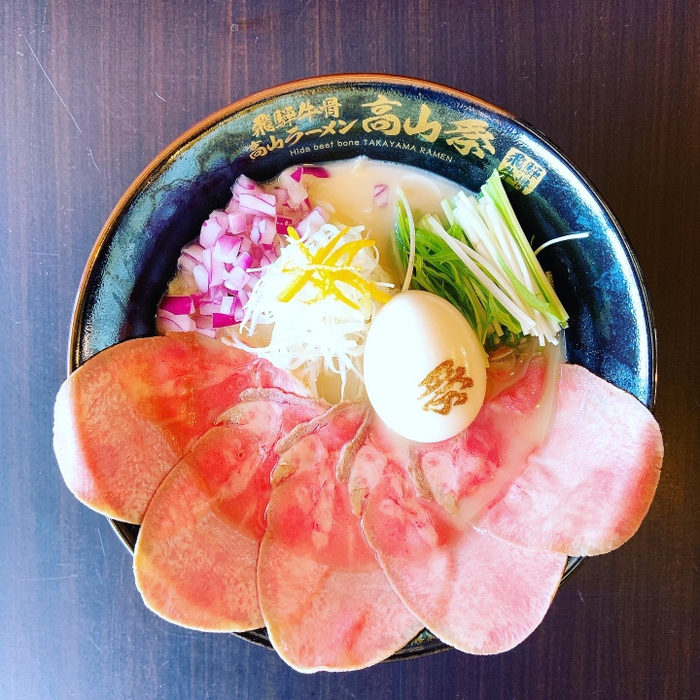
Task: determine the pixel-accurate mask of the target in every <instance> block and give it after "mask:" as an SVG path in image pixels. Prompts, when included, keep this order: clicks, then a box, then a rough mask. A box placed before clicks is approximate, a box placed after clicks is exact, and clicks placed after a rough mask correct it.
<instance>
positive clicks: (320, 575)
mask: <svg viewBox="0 0 700 700" xmlns="http://www.w3.org/2000/svg"><path fill="white" fill-rule="evenodd" d="M365 410H366V409H365V408H364V407H362V406H358V405H356V404H340V405H339V406H337V407H334V408H333V409H331V411H329V412H328V413H327V414H326V415H325V416H322V417H321V418H320V419H318V420H316V421H312V422H311V423H310V424H309V425H308V426H306V427H305V428H302V429H301V430H300V432H299V433H298V434H297V435H296V436H290V440H289V441H288V442H287V449H286V451H285V452H284V454H282V456H281V458H280V462H279V465H278V467H277V469H276V471H275V474H274V475H273V482H274V483H275V484H276V485H275V486H274V488H273V491H272V497H271V499H270V506H269V509H268V513H267V518H268V524H267V531H266V532H265V536H264V538H263V541H262V544H261V547H260V557H259V561H258V588H259V593H260V605H261V608H262V613H263V617H264V619H265V624H266V626H267V630H268V634H269V636H270V640H271V642H272V644H273V646H274V647H275V649H276V650H277V651H278V653H279V654H280V656H281V657H282V658H283V659H284V660H285V661H286V662H287V663H288V664H290V665H291V666H292V667H294V668H295V669H297V670H298V671H302V672H305V673H309V672H313V671H318V670H328V671H345V670H351V669H358V668H364V667H366V666H369V665H371V664H374V663H376V662H378V661H381V660H382V659H384V658H386V657H387V656H389V655H391V654H392V653H393V652H395V651H397V650H398V649H400V648H401V647H403V646H404V645H405V644H406V643H407V642H409V641H410V640H411V639H412V638H413V637H414V636H415V635H416V634H417V633H418V632H419V631H420V630H421V629H422V625H421V623H420V622H418V620H416V619H415V617H414V616H413V615H411V614H410V613H409V612H408V610H406V608H405V606H404V605H403V603H402V602H401V601H400V600H399V598H398V596H397V595H396V594H395V593H394V591H393V590H392V588H391V586H390V585H389V582H388V581H387V579H386V577H385V576H384V574H383V573H382V570H381V568H380V567H379V564H378V563H377V560H376V558H375V556H374V552H373V551H372V550H371V549H370V547H369V546H368V545H367V542H366V541H365V539H364V536H363V534H362V531H361V529H360V521H359V520H358V519H357V518H356V517H355V516H354V515H353V513H352V510H351V506H350V498H349V495H348V491H347V488H346V486H345V484H343V483H341V482H340V481H339V480H338V479H337V478H336V476H335V472H336V469H337V467H338V465H339V463H340V462H342V459H343V455H344V451H345V449H346V448H347V446H348V445H349V444H352V442H353V440H354V438H355V436H356V435H357V432H358V429H359V428H360V427H361V425H362V423H363V420H364V418H365ZM280 449H282V448H281V447H280Z"/></svg>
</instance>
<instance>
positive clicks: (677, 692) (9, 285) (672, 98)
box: [0, 0, 700, 700]
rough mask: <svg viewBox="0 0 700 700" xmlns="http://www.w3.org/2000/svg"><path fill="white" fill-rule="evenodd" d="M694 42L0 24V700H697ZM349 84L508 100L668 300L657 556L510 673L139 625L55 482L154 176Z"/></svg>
mask: <svg viewBox="0 0 700 700" xmlns="http://www.w3.org/2000/svg"><path fill="white" fill-rule="evenodd" d="M699 36H700V5H699V4H698V3H697V2H695V0H667V1H664V0H640V1H638V2H631V1H627V2H615V3H604V2H601V1H600V0H597V1H596V2H593V1H592V0H582V1H581V2H577V3H570V2H566V1H565V0H542V1H541V2H530V3H526V2H517V1H516V0H506V1H504V2H502V3H494V2H486V1H484V0H475V1H474V2H469V3H465V2H463V1H460V0H445V1H443V2H440V3H432V2H429V1H428V0H407V1H405V2H402V1H399V0H395V1H394V0H385V1H383V2H380V1H376V2H371V1H367V2H362V1H357V2H350V1H343V0H324V1H322V0H299V1H296V0H290V1H288V2H282V1H281V0H280V1H273V0H256V2H252V0H245V1H243V2H231V1H229V0H221V1H216V0H208V1H205V0H201V1H194V0H192V1H187V0H170V1H169V2H163V3H156V2H144V1H142V0H101V1H100V2H78V1H77V0H50V1H49V0H36V1H32V0H5V1H4V2H3V3H2V4H1V6H0V56H1V58H2V61H1V63H0V276H1V277H2V279H4V280H6V285H5V287H4V299H5V304H4V307H5V310H6V311H5V314H4V318H3V321H2V332H1V333H0V353H1V355H2V357H3V358H4V360H5V362H6V369H5V371H4V372H2V373H0V391H1V395H2V397H3V401H2V407H1V408H0V431H1V434H2V437H1V438H0V444H1V445H2V457H1V458H0V459H1V460H2V461H1V464H2V475H3V477H4V478H3V483H2V488H0V513H1V515H0V542H2V552H3V554H4V558H3V562H2V567H0V697H3V698H12V699H13V700H44V699H46V700H56V699H62V698H77V699H80V700H84V699H92V698H100V699H114V700H118V699H123V698H141V697H144V698H165V699H167V700H180V699H184V698H198V699H199V698H211V699H214V698H251V699H252V698H268V699H271V700H272V699H277V698H280V699H282V698H289V697H299V698H345V697H347V698H404V697H405V698H409V697H411V698H450V699H456V698H464V699H466V698H469V699H470V700H472V699H477V698H478V699H484V700H499V699H503V700H512V698H519V699H520V698H522V699H534V700H542V699H545V698H556V699H558V698H601V699H603V698H605V699H606V700H607V699H608V698H615V699H618V698H625V699H626V698H630V699H634V700H642V699H647V698H649V699H654V700H657V699H659V698H664V699H665V698H668V699H669V700H677V699H680V698H697V697H700V691H699V690H698V683H700V662H699V660H698V653H697V640H698V632H697V630H698V629H700V585H698V581H699V580H700V571H699V564H698V562H699V561H700V509H699V508H698V506H697V504H698V502H699V501H700V459H699V456H698V447H699V446H700V420H699V417H700V400H699V399H698V393H697V392H698V387H700V370H699V369H698V368H699V363H698V362H697V359H696V357H695V355H696V349H697V348H698V346H700V330H699V327H700V325H699V324H698V312H697V309H698V304H699V303H700V291H699V289H700V284H698V269H699V268H700V252H699V251H700V246H699V245H698V243H697V230H698V221H700V197H699V196H698V194H697V188H698V184H697V183H698V181H697V172H698V167H699V166H700V90H699V89H698V83H697V76H698V72H699V71H700V41H699V40H698V37H699ZM351 71H377V72H383V73H399V74H406V75H413V76H417V77H420V78H425V79H430V80H435V81H437V82H442V83H445V84H449V85H451V86H454V87H456V88H460V89H463V90H466V91H468V92H471V93H474V94H476V95H479V96H480V97H483V98H485V99H487V100H490V101H492V102H494V103H496V104H498V105H500V106H502V107H504V108H506V109H508V110H510V111H512V112H514V113H516V114H518V115H519V116H520V117H522V118H524V119H525V120H527V121H528V122H530V123H532V124H533V125H535V126H536V127H537V128H538V129H540V130H541V131H543V132H544V133H545V134H546V135H547V136H548V137H549V138H551V139H552V140H553V141H554V142H555V143H556V144H558V145H559V146H560V147H561V148H562V149H563V150H564V152H565V153H567V155H569V157H570V158H571V159H572V160H573V161H574V162H575V163H576V164H577V165H578V166H579V167H580V168H581V169H582V170H583V171H584V172H585V173H586V174H587V175H588V176H589V177H590V178H591V180H592V181H593V182H594V183H595V184H596V185H597V187H598V188H599V189H600V191H601V192H602V194H603V196H604V197H605V198H606V200H607V201H608V203H609V204H610V206H611V207H612V209H613V211H614V212H615V213H616V214H617V216H618V217H619V219H620V221H621V222H622V224H623V226H624V227H625V229H626V231H627V234H628V236H629V238H630V240H631V242H632V245H633V246H634V248H635V250H636V252H637V255H638V256H639V259H640V262H641V264H642V267H643V269H644V271H645V275H646V280H647V283H648V286H649V290H650V293H651V297H652V301H653V305H654V310H655V314H656V322H657V331H658V343H659V391H658V404H657V416H658V419H659V421H660V423H661V425H662V429H663V431H664V437H665V443H666V459H665V463H664V472H663V476H662V479H661V484H660V487H659V492H658V495H657V498H656V500H655V502H654V504H653V506H652V509H651V512H650V514H649V516H648V518H647V520H646V522H645V523H644V525H643V527H642V529H641V531H640V532H639V534H638V535H637V536H636V537H635V538H634V539H633V540H632V541H631V542H630V543H629V544H627V545H625V546H624V547H623V548H622V549H620V550H619V551H617V552H614V553H612V554H610V555H607V556H604V557H599V558H596V559H593V560H591V561H589V562H588V563H587V564H586V565H585V566H584V567H583V568H582V570H581V571H580V572H579V573H578V574H577V575H576V576H575V577H574V579H573V580H572V581H571V582H570V583H568V584H567V585H566V586H565V587H564V588H563V589H562V590H561V592H560V593H559V595H558V596H557V598H556V600H555V602H554V605H553V607H552V610H551V611H550V613H549V614H548V616H547V618H546V619H545V621H544V623H543V624H542V626H541V627H540V628H539V629H538V630H537V631H536V632H535V633H534V634H533V635H532V637H531V638H530V639H528V640H527V641H526V642H525V643H524V644H522V645H521V646H520V647H518V648H517V649H515V650H514V651H512V652H510V653H507V654H504V655H502V656H498V657H492V658H477V657H467V656H465V655H462V654H459V653H457V652H446V653H443V654H439V655H436V656H432V657H428V658H423V659H420V660H414V661H409V662H403V663H392V664H384V665H381V666H379V667H376V668H373V669H370V670H368V671H364V672H358V673H351V674H347V675H340V676H338V675H328V674H322V675H317V676H311V677H306V676H301V675H299V674H296V673H295V672H293V671H291V670H289V669H287V668H286V667H285V666H284V665H283V664H282V663H281V662H280V661H279V660H278V659H277V657H276V656H275V655H274V654H273V653H272V652H269V651H266V650H264V649H259V648H256V647H254V646H252V645H250V644H248V643H246V642H243V641H241V640H239V639H237V638H235V637H231V636H217V635H205V634H200V633H195V632H188V631H186V630H181V629H178V628H176V627H173V626H171V625H168V624H167V623H165V622H163V621H161V620H159V619H157V618H156V617H154V616H153V615H152V614H150V613H149V612H147V611H146V609H145V608H144V606H143V605H142V604H141V601H140V598H139V596H138V594H137V592H136V590H135V588H134V584H133V577H132V573H131V556H130V555H129V554H128V553H127V552H126V550H125V549H124V548H123V547H122V545H121V544H120V543H119V542H118V540H117V539H116V537H115V536H114V535H113V533H112V532H111V531H110V530H109V527H108V525H107V522H106V521H105V520H104V519H103V518H101V517H99V516H97V515H95V514H93V513H92V512H90V511H88V510H87V509H85V508H83V507H82V506H80V504H78V503H77V502H76V501H75V500H74V499H73V498H72V496H70V494H68V492H67V491H66V489H65V487H64V486H63V484H62V483H61V480H60V475H59V473H58V469H57V467H56V464H55V461H54V458H53V453H52V449H51V409H52V403H53V397H54V395H55V392H56V390H57V389H58V386H59V384H60V382H61V381H62V379H63V377H64V375H65V364H66V361H65V355H66V345H67V335H68V324H69V318H70V313H71V308H72V303H73V298H74V294H75V291H76V288H77V285H78V281H79V279H80V275H81V272H82V268H83V265H84V263H85V260H86V258H87V256H88V253H89V251H90V249H91V247H92V245H93V243H94V240H95V237H96V235H97V233H98V231H99V229H100V227H101V224H102V222H103V221H104V219H105V218H106V217H107V215H108V213H109V211H110V210H111V208H112V207H113V205H114V204H115V202H116V201H117V199H118V198H119V196H120V195H121V193H122V192H123V190H124V189H125V188H126V187H127V185H128V184H129V183H130V182H131V181H132V180H133V178H134V177H135V176H136V175H137V174H138V173H139V172H140V170H141V169H142V168H143V167H144V166H145V165H146V164H147V163H148V162H149V161H150V160H151V159H152V158H153V157H154V156H155V155H156V154H157V152H158V151H159V150H160V149H161V148H162V147H164V146H165V145H166V144H168V143H169V142H170V141H171V140H172V139H174V138H175V137H176V136H177V135H178V134H180V133H181V132H182V131H184V130H185V129H186V128H188V127H189V126H191V125H192V124H194V123H195V122H196V121H198V120H199V119H201V118H202V117H204V116H206V115H207V114H209V113H211V112H212V111H214V110H216V109H218V108H220V107H222V106H224V105H226V104H227V103H229V102H231V101H233V100H235V99H237V98H240V97H243V96H245V95H248V94H250V93H251V92H254V91H256V90H260V89H263V88H266V87H269V86H271V85H275V84H278V83H281V82H284V81H287V80H291V79H294V78H299V77H304V76H309V75H316V74H322V73H332V72H351Z"/></svg>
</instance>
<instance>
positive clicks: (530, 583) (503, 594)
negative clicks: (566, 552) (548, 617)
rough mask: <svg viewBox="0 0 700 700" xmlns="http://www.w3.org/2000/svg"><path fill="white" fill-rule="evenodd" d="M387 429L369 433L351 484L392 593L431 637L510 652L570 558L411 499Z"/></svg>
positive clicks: (536, 619)
mask: <svg viewBox="0 0 700 700" xmlns="http://www.w3.org/2000/svg"><path fill="white" fill-rule="evenodd" d="M384 431H386V428H383V427H382V426H381V425H380V424H379V423H378V422H375V424H374V425H373V426H372V427H371V428H370V430H369V431H368V432H367V434H366V438H365V441H364V442H363V444H362V446H361V447H360V449H359V450H358V451H357V453H356V455H355V460H354V463H353V465H352V475H351V477H350V481H349V486H350V489H351V491H353V492H354V494H355V497H354V498H353V502H354V503H355V504H356V505H357V506H359V507H360V508H361V509H362V510H363V511H364V514H363V516H362V526H363V529H364V532H365V535H366V537H367V540H368V541H369V543H370V545H371V546H372V547H373V549H374V550H375V551H376V552H377V555H378V557H379V561H380V562H381V565H382V567H383V569H384V572H385V573H386V575H387V577H388V579H389V581H390V582H391V584H392V586H393V587H394V590H396V592H397V593H398V594H399V596H400V597H401V599H402V600H403V601H404V603H405V604H406V607H408V609H409V610H410V611H411V612H412V613H413V614H414V615H415V616H416V617H417V618H419V619H420V620H421V621H422V622H423V624H424V625H425V626H426V627H427V628H428V629H429V630H430V631H431V632H432V633H433V634H434V635H435V636H437V637H438V638H440V639H441V640H442V641H444V642H445V643H447V644H450V645H452V646H453V647H455V648H456V649H459V650H461V651H464V652H468V653H471V654H497V653H499V652H503V651H507V650H508V649H511V648H512V647H514V646H515V645H517V644H519V643H520V642H522V641H523V640H524V639H525V638H526V637H527V636H528V635H529V634H530V633H531V632H533V631H534V630H535V628H536V627H537V626H538V625H539V624H540V622H541V621H542V618H543V617H544V615H545V613H546V612H547V610H548V608H549V605H550V603H551V601H552V598H553V597H554V594H555V592H556V590H557V587H558V585H559V582H560V580H561V576H562V572H563V570H564V566H565V564H566V557H565V556H563V555H559V554H552V553H549V552H544V553H542V552H531V551H528V550H525V549H521V548H519V547H514V546H513V545H510V544H507V543H505V542H501V541H499V540H497V539H495V538H493V537H489V536H488V535H485V534H480V533H478V532H476V530H474V529H473V528H472V527H471V526H470V525H466V526H465V525H462V524H455V523H454V522H453V520H452V519H451V517H450V516H449V514H448V513H447V511H445V510H444V509H443V508H442V507H440V506H439V505H437V504H436V503H434V502H433V501H428V500H425V499H423V498H420V497H419V496H418V495H417V493H416V491H415V489H414V487H413V484H412V483H411V481H410V480H409V478H408V475H407V472H406V461H407V459H406V457H404V458H403V460H402V459H401V457H400V453H399V452H398V451H396V450H394V451H393V454H392V452H391V451H389V450H387V449H386V443H387V438H386V435H382V432H384ZM387 455H390V456H389V457H388V458H387ZM397 455H399V456H398V461H397Z"/></svg>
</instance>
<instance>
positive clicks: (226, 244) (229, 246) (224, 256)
mask: <svg viewBox="0 0 700 700" xmlns="http://www.w3.org/2000/svg"><path fill="white" fill-rule="evenodd" d="M240 249H241V239H240V238H234V237H233V236H231V235H229V234H228V233H227V234H226V235H224V236H221V238H219V240H218V241H217V242H216V245H215V246H214V256H215V257H216V258H218V259H219V260H221V262H222V263H234V262H236V258H237V257H238V253H239V251H240Z"/></svg>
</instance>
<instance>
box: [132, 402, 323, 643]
mask: <svg viewBox="0 0 700 700" xmlns="http://www.w3.org/2000/svg"><path fill="white" fill-rule="evenodd" d="M241 398H245V399H247V400H246V401H244V402H243V403H239V404H238V405H236V406H235V407H234V408H232V409H231V410H229V411H227V412H226V414H225V415H224V416H222V417H221V419H220V420H219V421H218V422H217V425H216V427H214V428H211V429H210V430H209V431H207V432H206V433H205V434H204V435H203V436H202V437H201V438H200V439H199V440H198V441H197V442H196V443H195V445H194V447H193V448H192V450H190V452H188V453H187V454H186V455H185V457H184V458H183V459H182V460H181V461H180V462H179V463H178V464H177V465H176V466H175V467H174V468H173V469H172V471H171V472H170V473H169V474H168V475H167V476H166V477H165V479H164V481H163V483H162V484H161V485H160V487H159V488H158V490H157V491H156V493H155V495H154V496H153V499H152V500H151V503H150V504H149V506H148V509H147V510H146V515H145V517H144V519H143V523H142V525H141V529H140V531H139V536H138V540H137V542H136V550H135V553H134V554H135V556H134V574H135V577H136V585H137V587H138V589H139V591H140V592H141V595H142V596H143V600H144V602H145V603H146V605H147V606H148V607H149V608H150V609H151V610H153V611H154V612H155V613H157V614H158V615H160V616H161V617H164V618H165V619H166V620H169V621H170V622H174V623H176V624H179V625H183V626H184V627H190V628H194V629H199V630H206V631H214V632H225V631H229V632H240V631H244V630H251V629H256V628H258V627H262V625H263V620H262V615H261V614H260V605H259V602H258V592H257V583H256V577H257V561H258V549H259V546H260V540H261V539H262V536H263V534H264V532H265V509H266V508H267V505H268V501H269V498H270V491H271V490H272V487H271V485H270V474H271V472H272V469H273V468H274V466H275V464H276V462H277V458H278V455H277V452H276V451H275V445H276V443H277V441H278V440H279V439H280V438H281V437H282V436H284V435H286V434H287V433H288V432H290V431H291V430H292V429H293V428H295V427H296V426H297V425H299V424H300V423H305V422H306V421H309V420H311V419H312V418H314V417H316V416H318V415H320V414H321V413H323V411H324V410H325V407H324V406H323V405H322V404H321V403H319V402H318V401H313V400H311V399H306V398H298V397H295V396H290V395H288V394H283V393H282V392H280V391H278V390H270V389H267V390H266V389H262V390H257V391H256V390H253V391H248V392H244V394H243V395H242V397H241Z"/></svg>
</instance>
